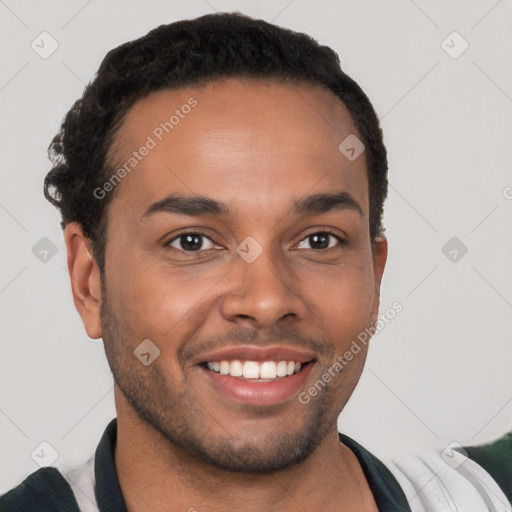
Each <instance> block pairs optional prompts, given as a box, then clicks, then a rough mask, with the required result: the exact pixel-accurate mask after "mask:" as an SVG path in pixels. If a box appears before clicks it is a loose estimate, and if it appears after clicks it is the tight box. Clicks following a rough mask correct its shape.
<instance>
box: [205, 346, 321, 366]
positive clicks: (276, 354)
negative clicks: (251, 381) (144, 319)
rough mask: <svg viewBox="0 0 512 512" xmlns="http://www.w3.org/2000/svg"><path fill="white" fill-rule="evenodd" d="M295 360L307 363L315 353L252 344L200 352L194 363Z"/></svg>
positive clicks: (313, 357)
mask: <svg viewBox="0 0 512 512" xmlns="http://www.w3.org/2000/svg"><path fill="white" fill-rule="evenodd" d="M237 359H238V360H241V361H295V362H298V363H307V362H309V361H311V360H313V359H315V353H314V352H310V351H306V350H298V349H296V348H292V347H286V346H274V347H257V346H254V345H252V346H251V345H245V346H240V345H238V346H236V347H227V348H224V349H222V350H215V351H212V352H205V353H203V354H200V355H199V356H198V357H197V358H196V361H195V364H201V363H207V362H209V361H234V360H237Z"/></svg>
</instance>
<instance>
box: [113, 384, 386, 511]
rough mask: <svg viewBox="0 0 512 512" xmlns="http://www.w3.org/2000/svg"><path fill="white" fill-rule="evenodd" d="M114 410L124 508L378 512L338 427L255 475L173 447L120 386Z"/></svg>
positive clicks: (359, 469) (355, 460)
mask: <svg viewBox="0 0 512 512" xmlns="http://www.w3.org/2000/svg"><path fill="white" fill-rule="evenodd" d="M116 409H117V418H118V421H117V445H116V450H115V465H116V470H117V474H118V478H119V483H120V486H121V489H122V492H123V497H124V500H125V503H126V507H127V510H128V511H129V512H142V511H146V510H163V509H166V510H168V507H170V506H172V509H173V510H186V511H190V512H194V511H198V512H201V511H205V510H208V511H211V512H217V511H218V512H220V511H225V510H237V511H240V512H254V511H259V510H267V511H269V512H273V511H278V510H279V511H280V512H288V511H292V510H293V511H296V510H297V508H299V509H300V508H304V509H306V510H308V511H310V512H314V511H320V510H326V509H327V510H351V511H363V510H364V511H377V507H376V504H375V501H374V499H373V495H372V493H371V490H370V488H369V486H368V482H367V481H366V478H365V477H364V474H363V472H362V469H361V466H360V464H359V462H358V460H357V458H356V457H355V455H354V454H353V453H352V452H351V451H350V450H349V449H348V448H347V447H346V446H345V445H343V444H342V443H341V442H340V441H339V438H338V433H337V429H336V425H334V428H333V429H332V431H330V432H329V434H328V435H327V436H325V438H324V439H323V440H322V442H321V443H320V445H319V446H318V447H317V449H316V450H315V451H314V452H313V454H312V455H311V456H310V457H309V458H308V459H306V460H305V461H303V462H302V463H300V464H297V465H295V466H293V467H290V468H287V469H285V470H283V471H279V472H276V473H272V474H266V475H253V474H241V473H231V472H226V471H222V470H221V469H218V468H215V467H213V466H212V465H210V464H208V463H204V462H202V461H199V460H197V459H196V458H195V457H193V456H191V455H190V454H189V453H186V452H185V451H183V450H182V449H180V448H178V447H176V446H175V445H173V444H172V443H170V442H169V441H168V440H167V439H165V438H164V437H163V436H162V435H161V434H160V433H159V432H158V431H156V430H155V429H153V427H151V426H150V425H148V424H147V423H145V422H143V421H142V420H141V419H140V418H139V417H138V415H137V414H136V413H135V412H134V411H133V409H132V408H131V407H130V406H129V405H128V404H127V402H126V401H125V399H124V397H123V396H122V393H121V392H120V390H119V389H118V388H117V386H116ZM299 504H300V506H299ZM333 505H334V507H336V508H333Z"/></svg>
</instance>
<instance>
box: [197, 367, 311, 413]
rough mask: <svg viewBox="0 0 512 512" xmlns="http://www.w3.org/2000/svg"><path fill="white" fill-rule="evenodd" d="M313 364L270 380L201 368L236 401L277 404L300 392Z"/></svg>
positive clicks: (224, 392) (212, 381) (215, 384)
mask: <svg viewBox="0 0 512 512" xmlns="http://www.w3.org/2000/svg"><path fill="white" fill-rule="evenodd" d="M313 365H314V362H313V361H311V362H309V363H306V364H305V365H303V366H302V368H301V370H300V372H299V373H294V374H293V375H289V376H287V377H280V378H277V379H274V380H271V381H268V382H258V381H252V380H246V379H241V378H238V377H232V376H231V375H221V374H220V373H217V372H215V371H212V370H208V369H207V368H205V367H203V366H201V367H200V369H201V371H202V372H203V373H204V375H205V376H206V377H207V378H208V379H209V381H210V382H211V383H212V384H213V385H214V386H215V387H216V388H217V389H218V390H220V391H221V393H223V394H224V395H226V396H227V397H229V398H230V399H232V400H234V401H235V402H239V403H243V404H249V405H277V404H279V403H281V402H284V401H285V400H288V399H290V398H291V397H293V396H294V395H295V394H297V393H298V391H299V390H300V389H301V387H302V386H303V384H304V381H305V380H306V377H307V376H308V374H309V372H310V370H311V368H312V367H313Z"/></svg>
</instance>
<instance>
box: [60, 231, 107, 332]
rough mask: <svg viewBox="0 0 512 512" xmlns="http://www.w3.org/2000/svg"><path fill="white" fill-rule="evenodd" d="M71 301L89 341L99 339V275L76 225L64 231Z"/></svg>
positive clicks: (87, 241)
mask: <svg viewBox="0 0 512 512" xmlns="http://www.w3.org/2000/svg"><path fill="white" fill-rule="evenodd" d="M64 239H65V241H66V249H67V256H68V271H69V275H70V278H71V290H72V292H73V301H74V303H75V307H76V309H77V311H78V314H79V315H80V317H81V318H82V322H83V324H84V327H85V331H86V332H87V335H88V336H89V338H93V339H97V338H101V335H102V331H101V322H100V316H101V315H100V312H101V276H100V270H99V268H98V265H97V264H96V261H95V260H94V258H93V256H92V250H91V249H90V247H89V239H88V238H86V237H85V236H84V234H83V231H82V227H81V226H80V224H78V223H76V222H71V223H70V224H68V225H67V226H66V228H65V230H64Z"/></svg>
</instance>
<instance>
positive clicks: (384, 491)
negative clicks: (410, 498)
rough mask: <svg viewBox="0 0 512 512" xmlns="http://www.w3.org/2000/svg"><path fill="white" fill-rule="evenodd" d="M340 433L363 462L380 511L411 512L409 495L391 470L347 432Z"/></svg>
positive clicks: (344, 442)
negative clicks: (407, 495)
mask: <svg viewBox="0 0 512 512" xmlns="http://www.w3.org/2000/svg"><path fill="white" fill-rule="evenodd" d="M338 435H339V438H340V441H341V442H342V443H343V444H344V445H345V446H347V447H348V448H350V449H351V450H352V452H353V453H354V454H355V456H356V457H357V460H358V461H359V464H361V467H362V468H363V473H364V475H365V476H366V479H367V480H368V484H369V486H370V489H371V490H372V493H373V497H374V499H375V503H377V508H378V509H379V512H411V507H410V506H409V503H408V502H407V497H406V496H405V494H404V491H403V490H402V488H401V487H400V484H399V483H398V481H397V480H396V478H395V477H394V476H393V474H392V473H391V471H389V469H388V468H387V467H386V466H385V465H384V464H383V463H382V462H381V461H380V460H379V459H377V457H375V455H372V454H371V453H370V452H369V451H368V450H367V449H366V448H363V447H362V446H361V445H360V444H359V443H357V442H356V441H354V440H353V439H351V438H350V437H348V436H347V435H345V434H338Z"/></svg>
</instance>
